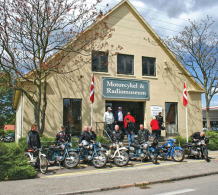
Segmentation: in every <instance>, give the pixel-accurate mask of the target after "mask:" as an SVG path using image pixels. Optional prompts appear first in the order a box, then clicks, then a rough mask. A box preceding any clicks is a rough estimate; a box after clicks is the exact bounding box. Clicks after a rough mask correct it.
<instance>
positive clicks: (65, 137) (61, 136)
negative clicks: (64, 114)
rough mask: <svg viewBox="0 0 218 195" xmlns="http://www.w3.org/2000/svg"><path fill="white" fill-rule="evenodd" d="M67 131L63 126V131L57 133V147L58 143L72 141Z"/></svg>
mask: <svg viewBox="0 0 218 195" xmlns="http://www.w3.org/2000/svg"><path fill="white" fill-rule="evenodd" d="M65 130H66V128H65V126H61V131H60V132H59V133H57V135H56V138H55V141H54V144H55V145H57V144H58V143H63V142H70V141H71V137H70V134H68V133H66V131H65Z"/></svg>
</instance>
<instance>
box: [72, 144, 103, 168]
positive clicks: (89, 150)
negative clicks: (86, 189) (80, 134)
mask: <svg viewBox="0 0 218 195" xmlns="http://www.w3.org/2000/svg"><path fill="white" fill-rule="evenodd" d="M73 151H74V152H75V153H77V154H78V155H79V159H80V160H83V161H87V162H92V163H93V165H94V166H95V167H96V168H102V167H104V166H105V165H106V163H107V156H106V154H105V152H106V150H105V149H104V148H102V146H101V143H96V142H93V143H89V142H87V141H86V140H83V141H82V145H81V146H79V147H78V148H77V149H74V150H73Z"/></svg>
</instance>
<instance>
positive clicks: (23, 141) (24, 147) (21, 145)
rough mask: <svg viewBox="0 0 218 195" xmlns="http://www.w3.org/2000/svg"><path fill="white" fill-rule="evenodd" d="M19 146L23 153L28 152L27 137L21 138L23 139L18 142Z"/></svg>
mask: <svg viewBox="0 0 218 195" xmlns="http://www.w3.org/2000/svg"><path fill="white" fill-rule="evenodd" d="M18 146H19V147H20V148H21V149H22V150H23V151H27V143H26V137H21V138H20V139H19V140H18Z"/></svg>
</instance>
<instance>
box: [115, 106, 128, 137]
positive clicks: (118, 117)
mask: <svg viewBox="0 0 218 195" xmlns="http://www.w3.org/2000/svg"><path fill="white" fill-rule="evenodd" d="M125 116H126V115H125V112H124V111H123V110H122V107H118V110H117V111H116V112H115V115H114V119H115V124H116V125H119V127H120V130H122V131H123V133H124V117H125Z"/></svg>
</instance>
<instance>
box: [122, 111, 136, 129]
mask: <svg viewBox="0 0 218 195" xmlns="http://www.w3.org/2000/svg"><path fill="white" fill-rule="evenodd" d="M127 118H128V119H129V120H130V121H131V122H133V123H135V118H134V117H133V116H132V115H131V113H130V112H127V115H126V116H125V117H124V129H125V128H126V127H127V122H126V119H127Z"/></svg>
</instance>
